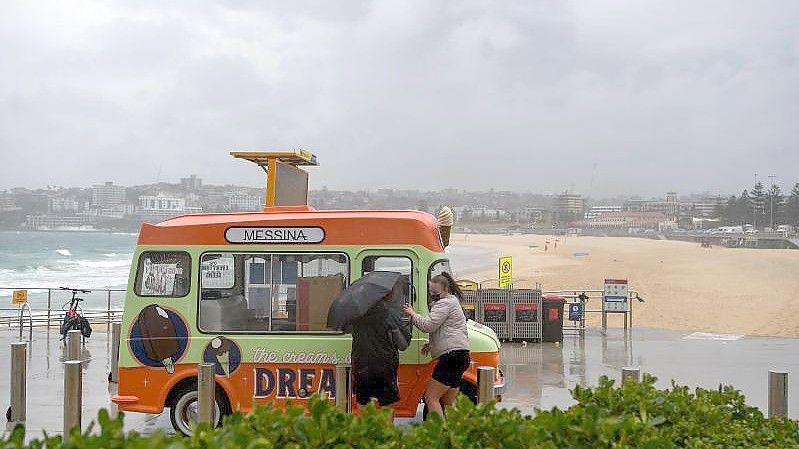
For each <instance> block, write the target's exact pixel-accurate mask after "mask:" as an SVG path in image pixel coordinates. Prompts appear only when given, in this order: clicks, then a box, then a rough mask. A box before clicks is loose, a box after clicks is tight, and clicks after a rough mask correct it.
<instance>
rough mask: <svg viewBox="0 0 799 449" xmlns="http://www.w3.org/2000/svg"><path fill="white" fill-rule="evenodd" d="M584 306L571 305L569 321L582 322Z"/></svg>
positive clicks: (576, 303)
mask: <svg viewBox="0 0 799 449" xmlns="http://www.w3.org/2000/svg"><path fill="white" fill-rule="evenodd" d="M582 319H583V304H581V303H579V302H575V303H571V304H569V321H582Z"/></svg>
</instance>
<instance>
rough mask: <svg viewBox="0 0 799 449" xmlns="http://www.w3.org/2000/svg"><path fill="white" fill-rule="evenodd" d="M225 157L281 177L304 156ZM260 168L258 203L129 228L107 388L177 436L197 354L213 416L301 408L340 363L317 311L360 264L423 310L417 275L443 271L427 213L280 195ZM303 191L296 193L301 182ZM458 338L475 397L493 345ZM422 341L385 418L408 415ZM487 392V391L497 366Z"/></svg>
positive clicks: (186, 424)
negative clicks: (212, 395)
mask: <svg viewBox="0 0 799 449" xmlns="http://www.w3.org/2000/svg"><path fill="white" fill-rule="evenodd" d="M234 155H237V156H238V157H243V158H245V159H248V160H251V161H253V162H256V163H259V165H262V166H264V167H265V168H266V169H267V173H268V175H269V174H276V173H278V172H280V171H281V170H283V169H285V170H286V172H287V173H291V174H292V175H290V176H293V174H296V172H295V171H292V170H297V171H299V169H298V168H297V166H299V165H315V157H312V156H310V155H308V154H307V153H305V152H299V153H234ZM256 155H257V156H258V157H256ZM298 161H299V162H298ZM311 162H312V163H311ZM270 165H271V166H270ZM281 165H286V166H287V167H281ZM269 178H270V179H269V182H268V185H269V186H270V187H271V188H268V189H267V192H268V194H267V200H266V206H267V207H265V208H264V210H263V211H262V212H253V213H228V214H204V215H185V216H179V217H175V218H171V219H168V220H166V221H163V222H161V223H159V224H155V225H150V224H144V225H142V227H141V231H140V233H139V240H138V244H137V246H136V250H135V253H134V256H133V263H132V264H131V271H130V279H129V282H128V288H127V293H126V297H125V306H124V315H123V320H122V338H121V342H120V350H119V371H118V379H119V384H118V391H117V394H116V395H114V396H113V401H114V402H115V403H116V404H117V405H118V406H119V408H120V409H121V410H124V411H132V412H142V413H161V412H162V411H163V409H164V408H165V407H168V408H170V416H171V420H172V424H173V426H174V427H175V429H176V430H177V431H180V432H183V433H188V432H190V429H191V423H192V421H193V420H194V419H196V409H197V372H198V364H199V363H201V362H207V363H213V364H214V365H215V373H216V376H215V378H216V384H217V388H216V391H217V397H216V410H215V411H216V415H215V416H216V419H217V422H218V421H219V420H221V417H222V416H223V415H224V414H227V413H231V412H232V411H235V410H241V411H245V412H246V411H248V410H251V409H252V407H253V406H254V405H256V404H267V403H271V404H275V405H276V406H281V405H282V404H285V403H286V402H287V401H291V402H292V403H293V404H298V403H299V404H301V403H302V402H303V400H305V399H306V398H308V397H310V396H311V395H312V394H314V393H323V394H327V395H328V397H330V398H331V399H333V398H334V397H335V392H336V388H335V382H336V379H335V377H336V376H335V367H336V365H338V364H341V363H349V361H350V351H351V344H352V340H351V336H350V335H348V334H344V333H342V332H339V331H334V330H331V329H329V328H328V327H327V312H328V309H329V307H330V305H331V303H332V302H333V300H334V299H336V298H337V297H338V295H339V293H340V292H341V291H342V290H343V289H344V288H346V287H347V286H348V285H349V284H350V283H351V282H352V281H354V280H356V279H358V278H359V277H361V276H362V275H363V274H365V273H368V272H371V271H375V270H390V271H399V272H400V273H402V274H403V275H404V277H405V278H406V280H407V281H408V283H409V285H410V288H409V290H408V295H409V300H410V301H411V302H412V304H413V306H414V308H415V309H416V310H417V311H419V312H420V313H427V312H428V301H427V295H428V293H427V282H428V280H429V279H430V278H431V277H432V276H435V275H436V274H438V273H440V272H442V271H450V267H449V261H448V259H447V255H446V253H445V252H444V244H443V242H442V239H441V235H440V231H439V227H438V222H437V221H436V218H435V217H433V216H432V215H430V214H427V213H423V212H417V211H322V210H314V209H313V208H311V207H309V206H307V205H306V204H292V205H281V204H280V203H281V197H280V191H279V188H277V186H278V185H280V179H279V178H278V180H272V179H271V178H272V177H271V176H270V177H269ZM290 181H292V180H290ZM293 181H295V182H294V183H293V184H292V182H288V184H292V188H293V189H297V188H299V189H302V188H303V187H302V180H300V181H299V183H297V182H296V181H297V180H296V179H294V180H293ZM297 185H299V187H297ZM304 188H305V190H306V193H305V195H306V198H307V178H306V181H305V187H304ZM297 196H299V197H302V193H300V194H299V195H298V194H297V193H296V192H290V193H289V194H288V195H284V196H283V198H284V201H286V202H289V203H297V202H299V201H298V200H297ZM286 197H289V199H288V200H285V198H286ZM291 197H293V198H291ZM300 199H301V198H300ZM306 201H307V200H306ZM469 338H470V345H471V358H472V366H471V367H470V369H469V370H468V371H466V373H465V374H464V376H463V384H462V391H463V393H464V394H466V395H468V396H470V397H472V398H473V399H476V395H477V387H476V386H477V373H476V367H477V366H491V367H494V368H498V363H499V345H500V343H499V340H498V339H497V336H496V334H494V332H493V331H492V330H491V329H489V328H487V327H485V326H481V325H479V324H477V323H474V322H472V321H470V322H469ZM426 342H427V335H426V334H422V333H420V332H419V331H418V330H414V334H413V339H412V343H411V345H410V346H409V347H408V349H407V350H405V351H403V352H401V353H400V369H399V388H400V397H401V400H400V401H399V402H398V403H396V404H394V405H393V408H394V413H395V416H398V417H413V416H415V415H416V412H417V407H418V406H419V404H420V401H421V399H422V396H423V392H424V389H425V386H426V385H427V381H428V380H429V379H430V377H431V375H432V370H433V366H434V362H433V361H432V360H431V359H430V358H429V356H427V355H423V354H422V352H421V347H422V345H423V344H424V343H426ZM496 372H497V373H499V370H497V371H496ZM494 389H495V393H496V395H497V396H498V397H500V396H501V394H502V392H503V390H504V380H503V378H502V376H501V375H500V374H498V375H497V378H496V379H495V386H494Z"/></svg>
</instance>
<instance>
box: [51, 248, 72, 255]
mask: <svg viewBox="0 0 799 449" xmlns="http://www.w3.org/2000/svg"><path fill="white" fill-rule="evenodd" d="M55 252H57V253H58V254H60V255H62V256H67V257H69V256H71V255H72V253H71V252H69V250H68V249H57V250H55Z"/></svg>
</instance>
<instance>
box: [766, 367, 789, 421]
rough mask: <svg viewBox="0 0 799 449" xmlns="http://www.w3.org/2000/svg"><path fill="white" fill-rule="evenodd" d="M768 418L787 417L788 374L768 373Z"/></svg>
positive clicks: (772, 371) (779, 372) (785, 372)
mask: <svg viewBox="0 0 799 449" xmlns="http://www.w3.org/2000/svg"><path fill="white" fill-rule="evenodd" d="M768 417H769V418H787V417H788V372H787V371H774V370H769V372H768Z"/></svg>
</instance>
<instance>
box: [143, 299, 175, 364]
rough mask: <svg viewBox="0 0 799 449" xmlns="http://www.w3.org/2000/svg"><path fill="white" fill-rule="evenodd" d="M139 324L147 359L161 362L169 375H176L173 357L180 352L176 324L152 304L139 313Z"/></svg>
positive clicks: (164, 311) (158, 307) (161, 309)
mask: <svg viewBox="0 0 799 449" xmlns="http://www.w3.org/2000/svg"><path fill="white" fill-rule="evenodd" d="M137 322H138V325H139V329H141V336H142V344H143V346H144V352H145V353H146V354H147V357H149V358H150V359H152V360H157V361H159V362H161V363H162V364H163V365H164V368H165V369H166V372H167V373H169V374H172V373H174V372H175V361H174V360H173V357H174V356H175V355H177V354H178V352H180V345H179V342H178V335H177V331H176V330H175V324H174V323H173V322H172V320H171V319H169V314H168V313H167V311H166V310H164V309H163V308H161V307H160V306H159V305H157V304H150V305H149V306H147V307H145V308H144V309H142V311H141V312H140V313H139V317H138V319H137Z"/></svg>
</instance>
